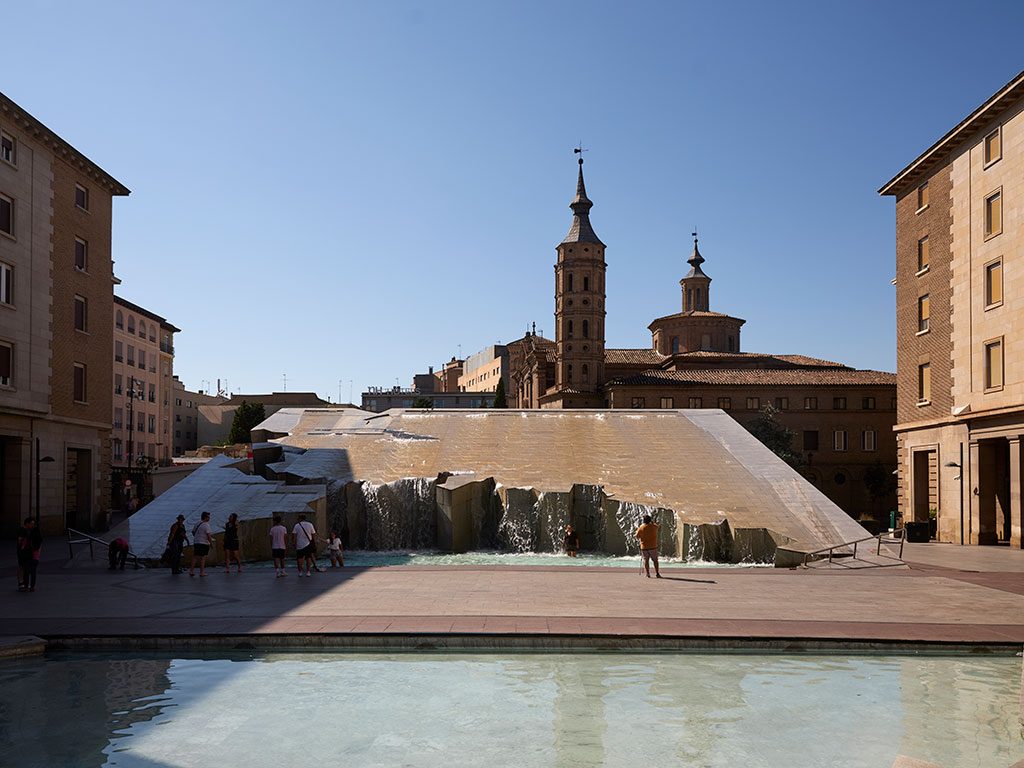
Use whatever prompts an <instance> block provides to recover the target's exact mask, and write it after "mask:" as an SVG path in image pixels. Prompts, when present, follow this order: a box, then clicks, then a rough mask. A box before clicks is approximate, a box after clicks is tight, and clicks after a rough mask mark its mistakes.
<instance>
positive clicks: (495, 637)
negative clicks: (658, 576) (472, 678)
mask: <svg viewBox="0 0 1024 768" xmlns="http://www.w3.org/2000/svg"><path fill="white" fill-rule="evenodd" d="M45 645H46V649H47V650H51V651H122V650H136V651H201V650H210V649H216V650H221V651H229V650H237V651H258V650H271V649H274V650H297V651H308V650H350V651H381V650H387V651H421V652H422V651H506V650H507V651H536V652H545V651H546V652H561V651H589V652H612V651H631V652H681V653H688V652H693V653H699V652H712V653H751V652H757V653H769V654H771V653H778V654H801V653H806V654H832V653H843V654H855V655H856V654H874V655H877V654H896V655H936V656H944V655H945V656H948V655H957V656H1020V655H1021V645H1020V644H1019V643H965V642H944V641H896V642H894V641H885V640H846V641H842V640H822V639H816V638H786V639H756V638H749V637H722V638H694V637H674V636H623V635H549V634H543V635H539V634H538V635H530V634H514V635H513V634H484V633H481V634H474V633H467V634H435V633H422V634H419V633H397V632H396V633H366V634H353V633H347V634H303V633H287V634H284V633H282V634H270V633H268V634H261V635H151V636H103V637H75V636H59V635H57V636H52V637H49V638H47V640H46V643H45Z"/></svg>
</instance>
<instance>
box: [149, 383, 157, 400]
mask: <svg viewBox="0 0 1024 768" xmlns="http://www.w3.org/2000/svg"><path fill="white" fill-rule="evenodd" d="M149 402H151V403H155V402H156V384H150V385H149Z"/></svg>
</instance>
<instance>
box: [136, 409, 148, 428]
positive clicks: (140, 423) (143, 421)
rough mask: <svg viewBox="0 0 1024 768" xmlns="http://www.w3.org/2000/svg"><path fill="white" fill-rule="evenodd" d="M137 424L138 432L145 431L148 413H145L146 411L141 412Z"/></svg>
mask: <svg viewBox="0 0 1024 768" xmlns="http://www.w3.org/2000/svg"><path fill="white" fill-rule="evenodd" d="M135 426H136V427H137V430H136V431H138V432H145V431H146V414H144V413H140V414H139V419H138V421H137V422H136V424H135Z"/></svg>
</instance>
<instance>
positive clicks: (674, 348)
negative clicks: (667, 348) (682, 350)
mask: <svg viewBox="0 0 1024 768" xmlns="http://www.w3.org/2000/svg"><path fill="white" fill-rule="evenodd" d="M672 354H673V355H678V354H679V337H678V336H673V337H672Z"/></svg>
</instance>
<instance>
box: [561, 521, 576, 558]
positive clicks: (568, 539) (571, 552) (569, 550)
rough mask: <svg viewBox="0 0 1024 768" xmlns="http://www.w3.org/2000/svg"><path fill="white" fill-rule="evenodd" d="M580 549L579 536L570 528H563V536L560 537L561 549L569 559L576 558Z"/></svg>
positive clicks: (568, 526) (569, 526)
mask: <svg viewBox="0 0 1024 768" xmlns="http://www.w3.org/2000/svg"><path fill="white" fill-rule="evenodd" d="M579 548H580V535H579V534H578V533H576V530H575V529H574V528H573V527H572V526H571V525H567V526H565V536H563V537H562V549H564V550H565V554H567V555H568V556H569V557H576V553H577V552H578V551H579Z"/></svg>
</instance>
